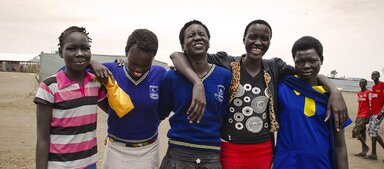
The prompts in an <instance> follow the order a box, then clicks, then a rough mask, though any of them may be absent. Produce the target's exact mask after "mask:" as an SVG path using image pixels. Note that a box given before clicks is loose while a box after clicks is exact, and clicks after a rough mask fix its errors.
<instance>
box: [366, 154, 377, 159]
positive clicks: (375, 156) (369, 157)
mask: <svg viewBox="0 0 384 169" xmlns="http://www.w3.org/2000/svg"><path fill="white" fill-rule="evenodd" d="M365 159H368V160H377V155H372V154H371V155H367V156H365Z"/></svg>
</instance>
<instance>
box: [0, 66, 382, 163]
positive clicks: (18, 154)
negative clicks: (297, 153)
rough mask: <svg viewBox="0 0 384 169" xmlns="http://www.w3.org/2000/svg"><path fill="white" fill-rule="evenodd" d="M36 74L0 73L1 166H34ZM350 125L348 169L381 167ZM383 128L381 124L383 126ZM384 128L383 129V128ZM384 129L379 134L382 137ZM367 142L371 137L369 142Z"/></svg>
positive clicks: (101, 130)
mask: <svg viewBox="0 0 384 169" xmlns="http://www.w3.org/2000/svg"><path fill="white" fill-rule="evenodd" d="M37 85H38V84H37V82H36V79H35V74H30V73H9V72H0V169H11V168H17V169H25V168H27V169H29V168H35V144H36V117H35V105H34V103H33V102H32V100H33V98H34V95H35V92H36V91H35V89H36V87H37ZM343 94H344V98H345V100H346V102H347V104H348V110H349V114H350V116H351V118H352V119H353V120H354V119H355V114H356V109H357V101H356V100H357V99H356V93H343ZM106 118H107V115H106V114H105V113H103V112H102V111H101V110H100V111H99V114H98V125H97V135H98V138H99V139H98V146H99V158H100V160H99V162H98V166H100V164H101V159H102V156H103V153H104V145H103V138H104V137H105V136H106ZM352 127H353V124H352V125H351V126H349V127H347V129H346V136H345V138H346V141H347V146H348V158H349V166H350V168H351V169H375V168H377V169H379V168H383V167H384V163H383V160H384V151H383V149H382V148H381V147H379V145H378V156H379V160H377V161H370V160H366V159H362V158H360V157H355V156H353V154H354V153H358V152H359V151H360V149H361V146H360V143H359V142H358V141H357V140H355V139H352V136H351V130H352ZM382 127H383V126H382ZM168 128H169V125H168V122H167V121H164V122H163V123H162V124H161V126H160V156H161V157H160V158H162V157H163V156H164V154H165V151H166V149H167V137H166V132H167V130H168ZM382 129H383V128H382ZM383 131H384V129H383V130H382V131H381V136H384V132H383ZM368 143H369V144H370V140H369V141H368Z"/></svg>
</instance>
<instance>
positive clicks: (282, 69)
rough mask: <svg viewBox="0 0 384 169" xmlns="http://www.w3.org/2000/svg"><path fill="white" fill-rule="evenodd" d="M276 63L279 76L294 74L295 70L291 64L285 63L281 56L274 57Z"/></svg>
mask: <svg viewBox="0 0 384 169" xmlns="http://www.w3.org/2000/svg"><path fill="white" fill-rule="evenodd" d="M274 61H275V62H276V65H277V66H278V70H279V77H283V76H287V75H295V74H296V70H295V68H294V67H293V66H291V65H288V64H287V63H285V62H284V61H283V60H282V59H281V58H274Z"/></svg>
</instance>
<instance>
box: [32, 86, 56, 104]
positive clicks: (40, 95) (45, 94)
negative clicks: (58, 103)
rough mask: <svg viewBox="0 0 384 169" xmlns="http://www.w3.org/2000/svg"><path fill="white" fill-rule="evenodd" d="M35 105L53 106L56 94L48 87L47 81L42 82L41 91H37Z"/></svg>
mask: <svg viewBox="0 0 384 169" xmlns="http://www.w3.org/2000/svg"><path fill="white" fill-rule="evenodd" d="M33 102H34V103H35V104H44V105H49V106H52V105H53V103H54V94H53V92H52V90H51V89H50V88H49V86H47V84H46V83H45V81H43V82H41V83H40V85H39V89H37V92H36V97H35V99H33Z"/></svg>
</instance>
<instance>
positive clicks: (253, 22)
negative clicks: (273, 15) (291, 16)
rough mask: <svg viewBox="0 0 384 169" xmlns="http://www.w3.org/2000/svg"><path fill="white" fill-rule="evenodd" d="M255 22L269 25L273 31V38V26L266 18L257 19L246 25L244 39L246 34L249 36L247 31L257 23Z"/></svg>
mask: <svg viewBox="0 0 384 169" xmlns="http://www.w3.org/2000/svg"><path fill="white" fill-rule="evenodd" d="M255 24H262V25H265V26H267V27H268V28H269V30H270V31H271V37H270V38H271V39H272V27H271V25H269V23H268V22H267V21H265V20H261V19H257V20H254V21H252V22H250V23H249V24H248V25H247V27H245V30H244V35H243V41H244V40H245V36H247V32H248V29H249V27H251V26H252V25H255Z"/></svg>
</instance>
